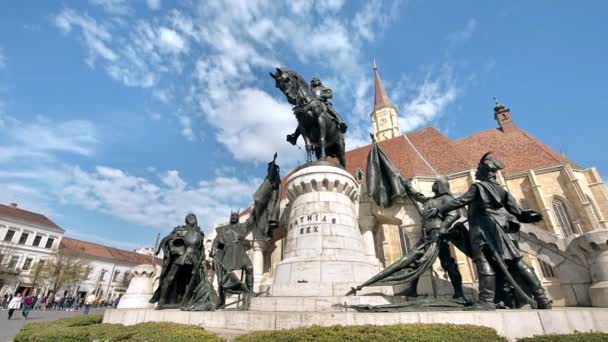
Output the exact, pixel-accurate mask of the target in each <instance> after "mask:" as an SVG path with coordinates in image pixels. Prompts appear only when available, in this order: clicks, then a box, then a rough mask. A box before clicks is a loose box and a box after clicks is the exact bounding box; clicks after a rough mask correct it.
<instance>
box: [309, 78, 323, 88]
mask: <svg viewBox="0 0 608 342" xmlns="http://www.w3.org/2000/svg"><path fill="white" fill-rule="evenodd" d="M310 85H311V86H313V87H317V86H320V85H321V80H320V79H319V78H318V77H313V79H312V80H310Z"/></svg>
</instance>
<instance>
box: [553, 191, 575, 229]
mask: <svg viewBox="0 0 608 342" xmlns="http://www.w3.org/2000/svg"><path fill="white" fill-rule="evenodd" d="M551 205H552V207H553V212H554V213H555V216H556V217H557V222H558V223H559V225H560V227H561V229H562V234H563V235H564V237H568V236H570V235H572V234H574V225H573V224H572V216H571V215H570V211H569V210H568V205H567V204H566V201H564V200H563V199H561V198H559V197H555V198H553V203H552V204H551Z"/></svg>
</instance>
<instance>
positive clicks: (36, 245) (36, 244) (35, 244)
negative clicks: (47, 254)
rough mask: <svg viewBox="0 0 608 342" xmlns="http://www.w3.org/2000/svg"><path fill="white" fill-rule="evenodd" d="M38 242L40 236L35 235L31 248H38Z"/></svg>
mask: <svg viewBox="0 0 608 342" xmlns="http://www.w3.org/2000/svg"><path fill="white" fill-rule="evenodd" d="M40 240H42V236H40V235H36V237H35V238H34V243H32V246H34V247H39V246H40Z"/></svg>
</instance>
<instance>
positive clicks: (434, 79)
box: [399, 66, 459, 132]
mask: <svg viewBox="0 0 608 342" xmlns="http://www.w3.org/2000/svg"><path fill="white" fill-rule="evenodd" d="M406 82H409V81H406ZM399 87H403V85H400V86H399ZM405 87H407V88H408V89H410V92H411V93H412V94H413V96H411V97H410V98H409V99H408V100H406V101H405V102H404V103H403V104H402V105H401V108H400V109H401V111H400V118H399V126H400V128H401V130H402V131H403V132H408V131H412V130H414V129H416V128H419V127H421V126H423V125H426V124H428V123H429V122H432V121H433V120H435V119H436V118H437V117H438V116H440V115H441V114H442V112H443V111H444V110H445V108H446V107H447V105H449V104H450V103H452V102H453V101H454V100H455V99H456V97H457V95H458V92H459V90H458V88H457V86H456V84H455V81H454V79H453V77H452V69H451V68H450V67H449V66H444V67H443V68H441V70H440V72H439V75H437V76H435V75H433V74H432V73H429V74H428V75H427V77H426V78H425V79H424V81H422V83H420V84H415V85H412V84H409V85H406V86H405Z"/></svg>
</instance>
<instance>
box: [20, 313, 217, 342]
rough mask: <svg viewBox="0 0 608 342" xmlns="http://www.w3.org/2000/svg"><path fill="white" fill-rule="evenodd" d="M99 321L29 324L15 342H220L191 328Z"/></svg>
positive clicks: (97, 318) (83, 319)
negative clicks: (126, 324) (95, 341)
mask: <svg viewBox="0 0 608 342" xmlns="http://www.w3.org/2000/svg"><path fill="white" fill-rule="evenodd" d="M101 318H102V317H101V316H79V317H73V318H65V319H59V320H55V321H48V322H41V323H30V324H27V325H26V326H24V327H23V328H22V329H21V331H20V332H19V334H18V335H17V336H16V337H15V342H90V341H93V340H101V341H106V340H109V341H112V342H116V341H133V342H139V341H141V342H144V341H145V342H164V341H183V342H190V341H193V342H194V341H197V342H198V341H200V342H220V341H223V339H222V338H220V337H219V336H217V335H215V334H212V333H209V332H207V331H205V330H204V329H201V328H199V327H197V326H194V325H185V324H177V323H164V322H163V323H156V322H150V323H141V324H136V325H132V326H124V325H122V324H104V323H101Z"/></svg>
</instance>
